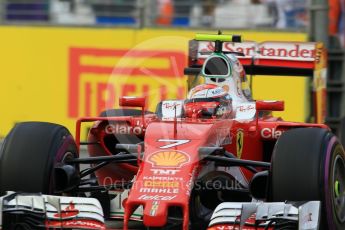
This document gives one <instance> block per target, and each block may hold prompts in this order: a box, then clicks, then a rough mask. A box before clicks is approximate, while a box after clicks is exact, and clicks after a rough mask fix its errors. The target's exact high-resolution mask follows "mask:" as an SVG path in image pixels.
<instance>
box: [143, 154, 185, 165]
mask: <svg viewBox="0 0 345 230" xmlns="http://www.w3.org/2000/svg"><path fill="white" fill-rule="evenodd" d="M147 161H148V162H150V163H151V164H152V166H154V167H182V166H183V165H184V164H186V163H188V162H189V156H188V155H187V154H186V153H184V152H180V151H159V152H155V153H153V154H151V155H150V156H149V157H148V159H147Z"/></svg>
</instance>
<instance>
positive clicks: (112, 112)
mask: <svg viewBox="0 0 345 230" xmlns="http://www.w3.org/2000/svg"><path fill="white" fill-rule="evenodd" d="M141 114H142V113H141V110H139V109H108V110H104V111H103V112H101V113H100V115H99V116H100V117H122V116H141ZM145 114H152V112H150V111H145Z"/></svg>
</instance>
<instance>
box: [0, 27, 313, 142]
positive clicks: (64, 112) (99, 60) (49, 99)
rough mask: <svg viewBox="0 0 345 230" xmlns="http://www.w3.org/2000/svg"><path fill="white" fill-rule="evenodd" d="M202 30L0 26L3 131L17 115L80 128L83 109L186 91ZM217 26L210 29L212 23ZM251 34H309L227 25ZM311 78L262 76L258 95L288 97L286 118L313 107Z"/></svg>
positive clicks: (93, 111)
mask: <svg viewBox="0 0 345 230" xmlns="http://www.w3.org/2000/svg"><path fill="white" fill-rule="evenodd" d="M196 32H205V31H201V30H194V31H192V30H181V29H180V30H172V29H169V30H168V29H114V28H62V27H24V26H23V27H15V26H2V27H0V35H1V43H0V66H1V67H0V79H1V81H0V98H1V100H0V108H1V109H0V137H3V136H5V135H6V134H7V133H8V131H9V130H10V129H11V128H12V127H13V125H14V124H15V123H17V122H21V121H48V122H53V123H59V124H62V125H65V126H66V127H68V128H69V129H70V131H71V132H72V133H74V132H75V121H76V119H77V118H79V117H81V116H96V115H98V114H99V113H100V112H101V111H102V110H104V109H105V108H115V107H118V98H119V97H120V96H123V95H128V96H145V97H146V98H147V101H148V109H149V110H151V111H154V110H155V107H156V104H157V103H158V102H159V101H161V100H164V99H169V98H170V99H172V98H184V97H185V96H186V88H187V84H186V80H187V77H186V76H184V75H183V68H184V67H185V65H186V63H187V53H188V41H189V40H190V39H192V38H194V35H195V33H196ZM206 32H210V31H206ZM224 33H231V34H241V35H243V38H244V39H245V40H254V41H258V42H261V41H266V40H280V41H306V39H307V36H306V34H303V33H291V32H268V31H260V32H254V31H224ZM309 87H310V79H308V78H303V77H302V78H301V77H299V78H291V77H269V76H267V77H266V76H264V77H263V76H260V77H259V76H258V77H254V79H253V89H254V90H253V95H254V98H255V99H267V100H275V99H282V100H285V108H286V111H285V112H277V113H275V115H277V116H282V117H283V118H284V119H286V120H293V121H305V120H306V119H307V117H309V113H310V93H309V90H308V89H309Z"/></svg>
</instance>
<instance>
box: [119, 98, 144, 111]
mask: <svg viewBox="0 0 345 230" xmlns="http://www.w3.org/2000/svg"><path fill="white" fill-rule="evenodd" d="M119 104H120V106H127V107H141V108H144V107H145V104H146V99H145V98H144V97H120V99H119Z"/></svg>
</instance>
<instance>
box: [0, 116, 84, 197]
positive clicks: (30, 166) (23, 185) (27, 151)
mask: <svg viewBox="0 0 345 230" xmlns="http://www.w3.org/2000/svg"><path fill="white" fill-rule="evenodd" d="M77 156H78V152H77V146H76V144H75V141H74V139H73V137H72V135H71V134H70V132H69V131H68V130H67V129H66V128H65V127H63V126H61V125H57V124H52V123H45V122H24V123H19V124H17V125H15V127H14V128H13V129H12V130H11V131H10V133H9V134H8V135H7V137H6V138H5V140H4V143H3V145H2V148H1V150H0V191H1V193H4V192H6V191H17V192H33V193H43V194H54V192H55V188H54V185H55V181H54V166H55V165H56V164H58V163H59V162H61V161H63V160H64V159H66V158H67V157H72V158H74V157H77Z"/></svg>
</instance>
